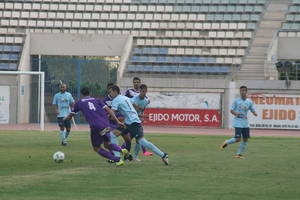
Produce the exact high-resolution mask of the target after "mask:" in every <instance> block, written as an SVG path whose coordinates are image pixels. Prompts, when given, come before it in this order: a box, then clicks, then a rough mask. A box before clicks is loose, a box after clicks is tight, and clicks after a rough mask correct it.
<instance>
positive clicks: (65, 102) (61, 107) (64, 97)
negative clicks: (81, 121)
mask: <svg viewBox="0 0 300 200" xmlns="http://www.w3.org/2000/svg"><path fill="white" fill-rule="evenodd" d="M71 103H74V99H73V97H72V95H71V94H70V93H69V92H64V93H61V92H59V93H56V94H55V95H54V98H53V102H52V104H53V105H57V106H58V112H59V113H58V115H57V117H65V116H67V115H69V113H70V111H71V109H70V104H71Z"/></svg>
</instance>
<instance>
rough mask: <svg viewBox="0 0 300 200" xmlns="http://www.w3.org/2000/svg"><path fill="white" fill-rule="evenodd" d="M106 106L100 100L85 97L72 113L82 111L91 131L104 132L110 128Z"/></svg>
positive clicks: (77, 103) (78, 102)
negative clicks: (103, 130)
mask: <svg viewBox="0 0 300 200" xmlns="http://www.w3.org/2000/svg"><path fill="white" fill-rule="evenodd" d="M105 106H106V105H105V104H104V103H103V102H102V101H100V100H99V99H95V98H92V97H85V98H82V99H80V100H79V101H77V102H76V103H75V105H74V109H73V110H72V112H75V113H77V112H79V111H81V112H82V113H83V115H84V117H85V119H86V121H87V122H88V123H89V125H90V128H91V129H97V130H102V129H104V128H107V127H109V122H108V116H107V112H106V111H105V110H104V107H105Z"/></svg>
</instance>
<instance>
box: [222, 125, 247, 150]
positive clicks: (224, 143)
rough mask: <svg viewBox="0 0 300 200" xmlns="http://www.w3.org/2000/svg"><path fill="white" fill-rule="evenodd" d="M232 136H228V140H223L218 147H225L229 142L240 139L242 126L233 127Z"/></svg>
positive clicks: (232, 142)
mask: <svg viewBox="0 0 300 200" xmlns="http://www.w3.org/2000/svg"><path fill="white" fill-rule="evenodd" d="M234 132H235V133H234V134H235V135H234V137H233V138H230V139H229V140H225V141H224V142H223V144H221V145H220V149H225V148H226V147H227V146H228V145H229V144H234V143H236V142H239V141H241V136H242V128H235V129H234Z"/></svg>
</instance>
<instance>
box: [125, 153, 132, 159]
mask: <svg viewBox="0 0 300 200" xmlns="http://www.w3.org/2000/svg"><path fill="white" fill-rule="evenodd" d="M124 160H129V161H132V160H133V157H132V155H131V154H130V153H128V154H127V155H125V156H124Z"/></svg>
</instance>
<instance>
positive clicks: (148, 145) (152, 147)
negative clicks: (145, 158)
mask: <svg viewBox="0 0 300 200" xmlns="http://www.w3.org/2000/svg"><path fill="white" fill-rule="evenodd" d="M139 143H140V144H141V145H142V146H144V147H146V148H147V149H150V150H152V151H153V152H154V153H155V154H156V155H158V156H160V157H161V158H162V157H163V156H164V155H165V153H164V152H162V151H161V150H160V149H159V148H158V147H156V146H155V145H154V144H152V143H151V142H149V141H148V140H146V139H145V138H142V139H139Z"/></svg>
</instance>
